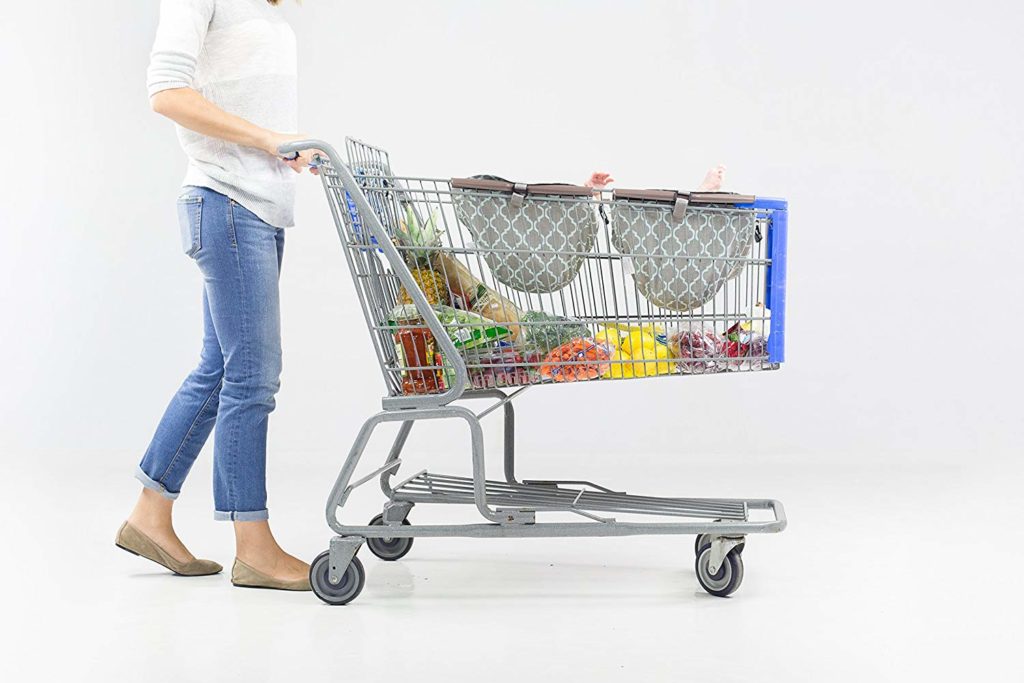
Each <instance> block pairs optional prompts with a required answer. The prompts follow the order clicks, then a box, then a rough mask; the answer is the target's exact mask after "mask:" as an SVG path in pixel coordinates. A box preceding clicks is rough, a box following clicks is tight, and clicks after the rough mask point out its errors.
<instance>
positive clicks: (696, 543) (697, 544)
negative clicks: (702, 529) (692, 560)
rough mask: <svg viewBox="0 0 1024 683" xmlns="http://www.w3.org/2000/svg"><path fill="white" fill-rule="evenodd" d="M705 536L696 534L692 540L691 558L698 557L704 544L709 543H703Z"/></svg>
mask: <svg viewBox="0 0 1024 683" xmlns="http://www.w3.org/2000/svg"><path fill="white" fill-rule="evenodd" d="M706 538H707V534H697V538H695V539H693V556H694V557H697V556H698V555H700V551H701V550H702V549H703V548H704V545H705V543H710V542H711V541H705V539H706Z"/></svg>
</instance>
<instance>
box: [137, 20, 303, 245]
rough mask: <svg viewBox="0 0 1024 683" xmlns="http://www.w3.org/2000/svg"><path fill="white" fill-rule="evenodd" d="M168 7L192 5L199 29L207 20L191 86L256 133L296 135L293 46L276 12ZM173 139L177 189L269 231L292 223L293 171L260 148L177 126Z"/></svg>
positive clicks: (196, 56) (295, 58)
mask: <svg viewBox="0 0 1024 683" xmlns="http://www.w3.org/2000/svg"><path fill="white" fill-rule="evenodd" d="M168 1H172V2H179V3H181V2H185V3H187V4H193V5H195V6H196V7H197V8H198V9H197V10H196V11H197V12H200V13H201V14H200V16H199V21H200V23H201V22H202V21H204V20H205V19H206V17H207V16H209V23H208V25H207V27H206V34H205V37H204V38H203V40H202V44H201V47H200V49H199V51H198V54H196V55H195V69H194V77H193V85H192V87H193V88H194V89H195V90H197V91H198V92H199V93H200V94H202V95H203V96H204V97H205V98H206V99H208V100H209V101H210V102H212V103H213V104H215V105H217V106H218V107H219V108H221V109H223V110H224V111H226V112H228V113H230V114H234V115H236V116H240V117H241V118H243V119H246V120H247V121H250V122H252V123H254V124H256V125H257V126H260V127H261V128H266V129H268V130H272V131H275V132H281V133H295V132H297V129H298V120H297V119H298V113H297V110H298V94H297V84H298V74H297V56H296V51H297V45H296V39H295V34H294V33H293V32H292V29H291V27H290V26H289V25H288V24H287V22H285V21H284V19H282V18H281V16H280V15H279V14H278V12H277V10H275V9H274V8H272V7H270V5H269V4H268V3H267V2H266V0H164V2H168ZM161 28H162V27H161ZM159 42H160V39H159V32H158V44H159ZM156 59H157V47H156V46H155V47H154V60H156ZM178 138H179V140H180V142H181V145H182V147H183V148H184V150H185V153H186V154H187V155H188V158H189V166H188V171H187V173H186V176H185V181H184V184H185V185H196V186H201V187H209V188H210V189H212V190H215V191H217V192H221V193H222V194H225V195H227V196H228V197H231V198H232V199H234V200H235V201H237V202H238V203H240V204H242V205H243V206H245V207H246V208H247V209H249V210H250V211H252V212H253V213H255V214H256V215H257V216H259V217H260V218H261V219H263V220H264V221H266V222H267V223H269V224H271V225H274V226H276V227H288V226H290V225H292V224H293V214H292V207H293V204H294V197H295V189H294V184H295V180H294V172H293V171H292V170H291V169H289V168H288V167H287V166H286V165H285V164H283V163H281V162H280V161H279V160H278V159H275V158H274V157H272V156H271V155H269V154H267V153H266V152H263V151H261V150H258V149H255V148H251V147H243V146H241V145H237V144H234V143H229V142H226V141H223V140H219V139H215V138H211V137H208V136H205V135H201V134H199V133H196V132H194V131H191V130H188V129H186V128H183V127H181V126H178Z"/></svg>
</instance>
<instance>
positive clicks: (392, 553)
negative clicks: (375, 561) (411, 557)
mask: <svg viewBox="0 0 1024 683" xmlns="http://www.w3.org/2000/svg"><path fill="white" fill-rule="evenodd" d="M402 524H403V526H409V520H407V519H403V520H402ZM370 526H384V515H377V516H376V517H374V518H373V519H371V520H370ZM412 541H413V539H411V538H391V537H385V538H368V539H366V546H367V547H368V548H369V549H370V552H371V553H373V554H374V555H376V556H377V557H379V558H380V559H382V560H385V561H387V562H394V561H395V560H400V559H402V558H403V557H405V555H406V553H408V552H409V551H410V550H411V549H412Z"/></svg>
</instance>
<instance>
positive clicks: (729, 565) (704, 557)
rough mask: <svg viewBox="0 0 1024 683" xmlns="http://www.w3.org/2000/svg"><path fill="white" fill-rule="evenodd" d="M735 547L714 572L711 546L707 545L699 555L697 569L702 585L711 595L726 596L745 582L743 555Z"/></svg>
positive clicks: (698, 578) (698, 579)
mask: <svg viewBox="0 0 1024 683" xmlns="http://www.w3.org/2000/svg"><path fill="white" fill-rule="evenodd" d="M738 550H739V548H733V549H732V550H730V551H729V554H728V555H726V556H725V560H724V561H723V562H722V566H720V567H719V568H718V571H717V572H715V573H714V574H712V573H711V571H710V564H711V546H710V545H705V546H704V548H703V549H702V550H701V551H700V554H698V555H697V562H696V567H695V571H696V573H697V581H699V582H700V585H701V587H702V588H703V589H704V590H706V591H707V592H708V593H711V595H715V596H718V597H720V598H724V597H726V596H727V595H731V594H732V593H735V592H736V589H737V588H739V587H740V584H741V583H743V557H742V556H741V555H740V553H739V552H738Z"/></svg>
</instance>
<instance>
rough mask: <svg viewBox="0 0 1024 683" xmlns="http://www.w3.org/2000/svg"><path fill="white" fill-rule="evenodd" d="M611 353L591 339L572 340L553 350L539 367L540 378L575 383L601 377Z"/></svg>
mask: <svg viewBox="0 0 1024 683" xmlns="http://www.w3.org/2000/svg"><path fill="white" fill-rule="evenodd" d="M610 360H611V352H610V351H609V350H608V348H607V347H606V346H604V345H602V344H598V343H597V342H596V341H595V340H594V339H593V338H591V337H585V338H582V337H581V338H577V339H573V340H571V341H569V342H567V343H565V344H562V345H561V346H559V347H557V348H555V349H553V350H552V351H551V352H550V353H549V354H548V355H547V356H546V357H545V358H544V362H543V365H541V366H540V374H541V377H543V378H545V379H550V380H554V381H555V382H577V381H580V380H588V379H595V378H597V377H600V376H601V375H603V374H604V373H605V372H606V371H607V370H608V366H609V361H610Z"/></svg>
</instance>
